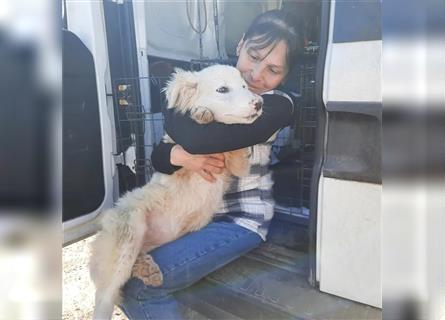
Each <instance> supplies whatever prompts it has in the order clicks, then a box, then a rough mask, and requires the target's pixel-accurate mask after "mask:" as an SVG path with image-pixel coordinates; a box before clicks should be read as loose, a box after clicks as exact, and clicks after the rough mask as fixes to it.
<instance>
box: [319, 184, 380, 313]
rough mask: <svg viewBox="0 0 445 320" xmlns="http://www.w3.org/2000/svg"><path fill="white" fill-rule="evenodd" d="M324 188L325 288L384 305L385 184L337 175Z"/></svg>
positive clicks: (322, 258) (322, 249) (322, 251)
mask: <svg viewBox="0 0 445 320" xmlns="http://www.w3.org/2000/svg"><path fill="white" fill-rule="evenodd" d="M321 186H322V189H323V190H322V192H321V194H322V196H323V201H322V208H321V209H322V219H320V226H319V230H320V232H319V233H318V237H319V240H320V241H319V244H320V245H319V247H320V290H321V291H324V292H327V293H331V294H334V295H338V296H341V297H345V298H348V299H351V300H354V301H358V302H362V303H365V304H369V305H372V306H375V307H381V306H382V295H381V277H380V274H381V271H380V261H381V259H380V220H381V214H380V203H381V191H382V186H381V185H378V184H371V183H361V182H355V181H344V180H338V179H332V178H323V183H322V184H321Z"/></svg>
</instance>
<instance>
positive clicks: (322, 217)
mask: <svg viewBox="0 0 445 320" xmlns="http://www.w3.org/2000/svg"><path fill="white" fill-rule="evenodd" d="M380 6H381V3H380V1H366V2H350V1H346V2H345V1H333V2H331V6H330V10H329V34H328V44H327V52H326V61H325V67H324V80H323V103H324V105H325V116H326V121H325V126H324V128H323V132H324V150H323V165H322V168H321V169H322V170H321V177H320V179H319V182H318V193H317V195H318V202H317V209H318V210H317V272H316V276H317V280H318V281H319V285H320V290H321V291H324V292H327V293H331V294H334V295H337V296H341V297H345V298H347V299H351V300H355V301H358V302H362V303H365V304H369V305H372V306H376V307H381V305H382V301H381V278H380V197H381V190H382V186H381V148H380V146H381V119H382V118H381V107H382V100H381V87H380V74H381V66H380V65H381V50H382V41H381V32H380V31H381V30H380Z"/></svg>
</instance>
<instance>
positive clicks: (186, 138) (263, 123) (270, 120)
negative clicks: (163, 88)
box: [164, 94, 293, 154]
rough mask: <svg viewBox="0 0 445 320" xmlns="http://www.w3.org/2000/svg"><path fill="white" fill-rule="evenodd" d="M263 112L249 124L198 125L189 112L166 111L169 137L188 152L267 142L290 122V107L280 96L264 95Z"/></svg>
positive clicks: (226, 149)
mask: <svg viewBox="0 0 445 320" xmlns="http://www.w3.org/2000/svg"><path fill="white" fill-rule="evenodd" d="M263 99H264V105H263V114H262V115H261V117H260V118H258V119H257V120H256V121H255V122H253V123H252V124H222V123H217V122H212V123H209V124H198V123H196V122H195V121H193V120H192V119H191V118H190V117H189V116H188V115H181V114H178V113H176V112H175V111H174V110H172V109H168V110H166V111H165V113H164V115H165V128H166V131H167V133H168V134H169V136H170V137H171V138H172V139H173V140H174V141H175V142H176V143H177V144H179V145H181V146H182V147H183V148H184V149H185V150H186V151H187V152H189V153H191V154H209V153H217V152H226V151H231V150H236V149H241V148H245V147H248V146H253V145H255V144H258V143H262V142H265V141H267V140H268V139H269V138H270V137H271V136H272V135H273V134H274V133H275V132H276V131H277V130H279V129H281V128H283V127H285V126H287V125H289V124H290V122H291V120H292V113H293V106H292V103H291V102H290V101H289V100H288V99H287V98H285V97H283V96H280V95H275V94H273V95H264V96H263Z"/></svg>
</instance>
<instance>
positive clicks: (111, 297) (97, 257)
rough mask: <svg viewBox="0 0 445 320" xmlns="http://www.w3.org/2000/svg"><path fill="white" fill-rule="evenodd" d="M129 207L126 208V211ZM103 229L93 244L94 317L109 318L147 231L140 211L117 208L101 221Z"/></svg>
mask: <svg viewBox="0 0 445 320" xmlns="http://www.w3.org/2000/svg"><path fill="white" fill-rule="evenodd" d="M127 210H129V211H127ZM102 226H103V230H102V231H101V232H100V233H99V234H98V236H97V238H96V239H95V241H94V242H93V244H92V249H93V250H92V256H91V264H90V268H91V278H92V280H93V282H94V284H95V285H96V298H95V300H96V301H95V308H94V315H93V319H111V315H112V313H113V308H114V305H115V304H118V303H119V300H120V289H121V287H122V286H123V285H124V284H125V282H126V281H127V280H128V279H129V278H130V276H131V269H132V267H133V264H134V262H135V261H136V259H137V257H138V255H139V253H140V251H141V248H142V244H143V239H144V234H145V230H146V225H145V214H144V212H143V211H141V210H140V211H138V210H137V209H134V208H133V209H131V208H128V207H117V208H115V209H113V210H111V211H110V212H108V213H107V216H106V219H103V221H102Z"/></svg>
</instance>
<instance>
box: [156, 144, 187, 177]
mask: <svg viewBox="0 0 445 320" xmlns="http://www.w3.org/2000/svg"><path fill="white" fill-rule="evenodd" d="M173 147H174V144H172V143H164V142H162V141H161V142H160V143H159V144H158V145H155V146H154V148H153V151H152V153H151V164H152V165H153V168H154V169H155V170H156V171H159V172H161V173H165V174H173V173H174V172H175V171H176V170H179V169H181V167H179V166H175V165H173V164H171V163H170V153H171V151H172V148H173Z"/></svg>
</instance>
